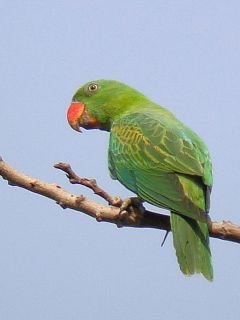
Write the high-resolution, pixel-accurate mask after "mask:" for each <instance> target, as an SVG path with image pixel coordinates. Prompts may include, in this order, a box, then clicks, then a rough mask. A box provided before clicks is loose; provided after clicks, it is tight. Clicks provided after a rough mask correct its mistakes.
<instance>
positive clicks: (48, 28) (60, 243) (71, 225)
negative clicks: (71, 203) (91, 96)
mask: <svg viewBox="0 0 240 320" xmlns="http://www.w3.org/2000/svg"><path fill="white" fill-rule="evenodd" d="M239 19H240V4H239V1H234V0H232V1H230V2H229V1H214V0H212V1H206V0H203V1H190V0H188V1H187V0H185V1H184V0H183V1H178V0H175V1H171V0H169V1H159V0H157V1H140V0H138V1H129V0H122V1H116V2H114V1H96V0H92V1H73V0H68V1H56V0H53V1H26V0H25V1H1V3H0V91H1V94H0V101H1V107H0V108H1V113H0V155H1V156H2V157H3V158H4V160H5V161H7V162H8V163H9V164H11V165H13V166H14V167H15V168H17V169H19V170H21V171H23V172H25V173H27V174H29V175H32V176H35V177H38V178H40V179H42V180H44V181H48V182H55V183H58V184H60V185H62V186H63V187H64V188H65V189H67V190H69V191H72V192H75V193H77V194H82V193H83V194H85V195H86V196H89V197H90V198H92V199H95V200H96V199H97V197H95V196H94V195H93V194H92V193H91V192H90V191H88V190H86V189H84V188H83V187H80V186H71V185H69V183H68V181H67V180H66V178H65V177H64V174H62V173H61V172H59V171H58V170H55V169H54V168H53V167H52V166H53V164H54V163H56V162H58V161H64V162H69V163H71V165H72V166H73V168H74V169H75V170H76V171H77V172H78V173H79V175H81V176H83V177H89V178H96V179H97V181H98V183H99V184H100V185H101V186H102V187H104V188H105V189H106V190H108V191H111V193H112V194H114V195H120V196H121V197H123V198H124V197H127V196H129V195H131V193H130V192H129V191H127V190H126V189H124V187H122V186H121V185H120V184H119V183H118V182H117V181H113V180H111V179H110V177H109V174H108V169H107V144H108V134H107V133H104V132H100V131H97V130H93V131H85V132H84V133H83V134H81V135H79V134H78V133H77V132H74V131H73V130H71V128H70V127H69V126H68V124H67V121H66V109H67V107H68V105H69V102H70V100H71V97H72V95H73V93H74V92H75V91H76V89H77V88H78V87H79V86H81V85H82V84H84V83H85V82H87V81H89V80H93V79H101V78H105V79H116V80H120V81H123V82H126V83H128V84H129V85H131V86H133V87H135V88H137V89H139V90H140V91H142V92H144V93H145V94H146V95H147V96H149V97H150V98H151V99H152V100H154V101H156V102H159V103H160V104H162V105H164V106H167V107H169V108H170V109H171V110H172V111H173V112H174V113H175V114H176V115H177V117H178V118H180V119H181V120H182V121H184V122H185V123H186V124H188V125H189V126H190V127H191V128H193V129H194V130H195V131H196V132H197V133H199V135H200V136H201V137H202V138H203V139H204V141H205V142H206V144H207V145H208V146H209V149H210V152H211V155H212V160H213V166H214V188H213V192H212V203H211V212H210V213H211V217H212V219H213V220H223V219H225V220H231V221H233V222H235V223H238V224H240V209H239V207H240V205H239V201H238V199H239V197H240V187H239V178H240V167H239V163H240V150H239V140H240V139H239V137H240V125H239V119H240V108H239V106H240V93H239V92H240V91H239V83H240V63H239V57H240V40H239V39H240V24H239ZM0 192H1V223H0V255H1V257H0V318H1V319H3V320H14V319H18V320H21V319H24V320H26V319H34V320H40V319H45V320H48V319H58V320H62V319H63V320H64V319H68V320H75V319H84V320H91V319H116V320H118V319H125V320H130V319H131V320H132V319H139V320H142V319H153V320H154V319H161V318H164V319H169V320H175V319H182V320H185V319H195V320H198V319H218V320H222V319H229V320H232V319H237V318H239V314H240V311H239V301H240V276H239V263H240V250H239V245H238V244H234V243H230V242H229V243H228V242H225V241H220V240H214V239H212V240H211V248H212V255H213V264H214V271H215V279H214V282H213V283H209V282H207V281H206V280H205V279H204V278H203V277H201V276H194V277H190V278H187V277H185V276H184V275H182V273H181V272H180V270H179V267H178V264H177V261H176V257H175V252H174V249H173V245H172V236H171V235H170V236H169V237H168V238H167V241H166V243H165V245H164V247H163V248H161V246H160V245H161V242H162V239H163V236H164V232H163V231H159V230H153V229H150V230H147V229H145V230H143V229H142V230H140V229H131V228H121V229H118V228H116V227H115V226H114V225H111V224H107V223H97V222H95V221H94V220H93V219H91V218H89V217H88V216H86V215H84V214H81V213H76V212H74V211H71V210H69V209H68V210H65V211H63V210H62V209H61V208H60V207H59V206H57V205H56V204H55V203H54V202H53V201H50V200H49V199H47V198H43V197H41V196H38V195H36V194H32V193H29V192H27V191H25V190H22V189H19V188H16V187H10V186H8V185H7V184H6V182H5V181H2V180H1V181H0ZM98 200H99V201H101V199H98Z"/></svg>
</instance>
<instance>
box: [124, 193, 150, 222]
mask: <svg viewBox="0 0 240 320" xmlns="http://www.w3.org/2000/svg"><path fill="white" fill-rule="evenodd" d="M142 203H143V201H142V200H141V199H140V198H138V197H131V198H127V199H125V200H124V201H123V203H122V205H121V207H120V211H119V223H118V227H122V226H123V225H131V226H138V225H140V224H141V221H142V218H143V215H144V212H145V208H144V206H143V204H142Z"/></svg>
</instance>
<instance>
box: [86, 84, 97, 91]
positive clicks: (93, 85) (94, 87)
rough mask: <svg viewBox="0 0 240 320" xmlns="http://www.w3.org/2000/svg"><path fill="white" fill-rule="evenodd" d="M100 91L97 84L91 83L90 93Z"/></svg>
mask: <svg viewBox="0 0 240 320" xmlns="http://www.w3.org/2000/svg"><path fill="white" fill-rule="evenodd" d="M97 89H98V85H97V84H96V83H91V84H90V85H89V87H88V91H90V92H93V91H97Z"/></svg>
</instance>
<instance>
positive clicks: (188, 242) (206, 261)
mask: <svg viewBox="0 0 240 320" xmlns="http://www.w3.org/2000/svg"><path fill="white" fill-rule="evenodd" d="M170 221H171V228H172V233H173V244H174V247H175V249H176V254H177V259H178V263H179V266H180V269H181V271H182V272H183V273H184V274H186V275H191V274H194V273H202V274H203V275H204V277H205V278H206V279H208V280H209V281H212V280H213V268H212V263H211V251H210V248H209V232H208V226H207V223H205V222H199V221H196V220H193V219H190V218H187V217H185V216H182V215H179V214H177V213H174V212H171V217H170Z"/></svg>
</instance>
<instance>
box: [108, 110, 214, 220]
mask: <svg viewBox="0 0 240 320" xmlns="http://www.w3.org/2000/svg"><path fill="white" fill-rule="evenodd" d="M109 169H110V172H111V175H112V176H113V177H114V178H116V179H118V180H119V181H120V182H121V183H123V184H124V185H125V186H126V187H127V188H129V189H130V190H132V191H133V192H135V193H137V194H138V195H139V196H140V197H141V198H143V199H144V200H145V201H147V202H150V203H152V204H154V205H157V206H160V207H165V208H169V209H170V210H173V211H176V212H179V213H182V214H184V215H187V216H189V217H191V218H194V219H199V220H202V219H203V220H204V219H205V212H206V211H207V210H208V207H209V193H210V189H211V185H212V173H211V161H210V157H209V153H208V150H207V148H206V146H205V145H204V143H203V142H202V140H201V139H200V138H199V137H198V136H197V135H196V134H195V133H193V132H192V131H191V130H190V129H189V128H187V127H185V126H184V125H183V124H182V123H181V122H180V121H178V120H177V119H176V118H175V117H173V116H169V115H165V114H164V113H162V112H161V109H160V108H159V111H158V110H156V109H154V110H153V111H149V110H146V111H144V112H135V113H132V114H129V115H126V116H125V117H122V118H121V119H119V120H117V121H115V122H114V124H113V126H112V129H111V136H110V144H109Z"/></svg>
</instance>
